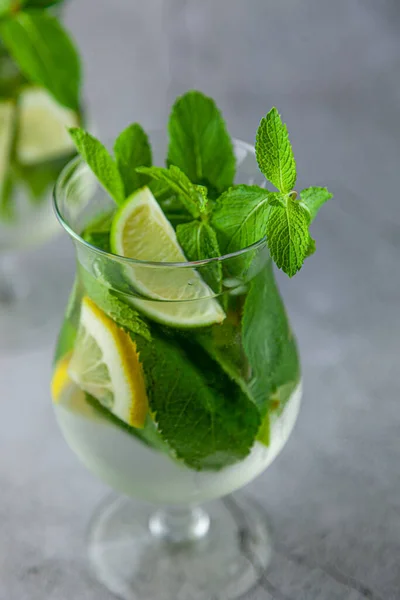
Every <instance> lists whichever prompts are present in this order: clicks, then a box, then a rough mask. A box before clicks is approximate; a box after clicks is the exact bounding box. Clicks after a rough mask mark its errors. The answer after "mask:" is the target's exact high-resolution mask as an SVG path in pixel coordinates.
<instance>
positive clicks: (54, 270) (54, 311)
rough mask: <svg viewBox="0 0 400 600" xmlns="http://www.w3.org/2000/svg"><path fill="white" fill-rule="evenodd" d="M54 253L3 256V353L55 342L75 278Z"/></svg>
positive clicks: (69, 264) (0, 327)
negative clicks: (73, 278)
mask: <svg viewBox="0 0 400 600" xmlns="http://www.w3.org/2000/svg"><path fill="white" fill-rule="evenodd" d="M54 249H55V242H54V243H51V244H49V245H46V246H45V247H43V248H40V249H36V250H34V251H27V252H21V253H18V254H8V255H1V254H0V332H1V335H0V353H3V352H7V353H8V352H9V351H10V350H14V351H17V350H19V349H21V348H23V349H30V348H34V347H35V346H37V345H39V344H43V343H47V342H53V341H54V336H55V332H56V331H57V328H58V327H59V324H60V322H61V319H62V313H63V310H64V308H65V304H66V298H67V297H68V293H69V290H70V288H71V285H72V276H73V275H72V269H73V263H72V261H65V260H59V259H58V257H57V252H56V251H54Z"/></svg>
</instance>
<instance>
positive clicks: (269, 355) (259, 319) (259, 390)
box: [242, 266, 300, 418]
mask: <svg viewBox="0 0 400 600" xmlns="http://www.w3.org/2000/svg"><path fill="white" fill-rule="evenodd" d="M242 339H243V347H244V350H245V353H246V356H247V359H248V361H249V363H250V366H251V372H252V380H251V383H250V389H251V392H252V394H253V397H254V400H255V402H256V404H257V406H258V408H259V411H260V414H261V417H262V418H263V417H264V415H265V414H266V412H267V411H268V409H269V408H270V403H271V399H272V396H273V394H276V393H277V392H279V388H280V387H281V386H283V385H287V384H289V383H290V384H291V389H292V390H293V389H294V387H295V386H296V385H297V383H298V379H299V371H300V369H299V361H298V357H297V350H296V342H295V339H294V337H293V334H292V332H291V330H290V326H289V323H288V319H287V316H286V311H285V307H284V305H283V302H282V299H281V296H280V294H279V290H278V288H277V285H276V283H275V279H274V275H273V271H272V267H271V266H269V267H267V268H264V269H263V270H262V271H261V272H260V273H259V274H258V275H257V276H256V277H255V278H254V279H253V280H252V282H251V283H250V290H249V293H248V295H247V298H246V301H245V305H244V313H243V334H242ZM287 398H288V396H286V397H284V398H282V399H281V400H282V403H284V401H285V400H286V399H287Z"/></svg>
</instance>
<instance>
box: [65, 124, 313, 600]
mask: <svg viewBox="0 0 400 600" xmlns="http://www.w3.org/2000/svg"><path fill="white" fill-rule="evenodd" d="M152 144H153V148H154V149H155V163H156V164H162V163H163V157H164V156H165V141H164V140H163V138H162V136H159V135H156V136H153V137H152ZM235 150H236V156H237V163H238V173H237V181H238V182H242V183H243V182H246V183H259V184H261V183H262V180H261V177H260V176H259V175H257V173H258V171H257V167H256V162H255V157H254V151H253V149H252V148H251V146H249V145H247V144H245V143H244V142H240V141H236V142H235ZM55 207H56V212H57V215H58V218H59V220H60V222H61V224H62V225H63V227H64V228H65V229H66V231H67V232H68V233H69V235H70V236H71V238H72V240H73V242H74V245H75V250H76V255H77V276H76V281H75V285H74V289H73V292H72V294H71V297H70V301H69V303H68V309H67V313H66V316H65V320H64V323H63V326H62V329H61V332H60V336H59V340H58V346H57V351H56V357H55V373H56V374H57V377H56V378H55V380H53V381H56V386H55V387H56V388H57V389H56V393H55V395H56V400H57V401H56V402H55V404H54V408H55V414H56V418H57V421H58V424H59V426H60V428H61V431H62V432H63V435H64V437H65V439H66V441H67V443H68V444H69V446H70V447H71V449H72V450H73V451H74V452H75V453H76V455H77V456H78V457H79V458H80V460H81V461H82V462H83V463H84V465H85V466H86V467H87V468H88V469H89V470H90V471H91V472H92V473H94V474H95V475H96V476H97V477H99V478H100V479H101V480H103V481H104V482H106V483H107V484H108V485H109V486H110V487H111V488H113V490H115V491H116V492H119V493H122V494H124V497H117V498H116V499H112V500H111V501H109V500H108V501H107V502H106V504H105V505H104V506H102V507H101V509H100V510H99V512H98V513H97V514H96V516H95V517H94V519H93V521H92V525H91V528H90V533H89V554H90V558H91V562H92V564H93V566H94V569H95V571H96V573H97V576H98V577H99V579H100V580H101V581H102V582H103V583H104V584H105V585H106V586H107V587H108V588H109V589H110V590H111V591H112V592H114V593H116V594H117V595H119V596H121V597H122V598H126V599H128V598H129V599H132V598H138V599H139V598H140V600H148V599H152V598H163V600H177V599H182V600H183V599H189V598H190V599H191V600H211V599H214V598H218V599H219V600H221V599H228V598H239V597H240V596H241V595H242V594H243V593H245V592H246V591H247V590H248V589H250V587H252V585H254V583H255V581H256V580H257V579H258V577H260V574H261V572H262V571H263V569H264V568H265V566H266V565H267V564H268V561H269V557H270V548H271V546H270V537H269V531H268V526H267V523H266V520H265V515H264V513H263V511H262V509H260V507H258V506H256V505H254V503H253V502H251V501H250V500H247V499H245V498H240V497H238V498H236V497H235V498H230V497H229V498H226V496H227V494H230V493H231V492H234V491H235V490H238V489H240V488H242V487H243V486H244V485H246V484H247V483H248V482H250V481H251V480H253V479H254V478H255V477H256V476H258V475H259V474H260V473H262V472H263V471H264V470H265V469H266V468H267V467H268V466H269V465H270V464H271V462H272V461H273V460H274V459H275V458H276V456H277V455H278V454H279V452H280V451H281V450H282V448H283V446H284V445H285V443H286V441H287V439H288V437H289V435H290V433H291V431H292V429H293V426H294V424H295V421H296V418H297V415H298V411H299V407H300V400H301V378H300V366H299V360H298V355H297V348H296V342H295V339H294V337H293V334H292V331H291V329H290V325H289V323H288V321H287V317H286V313H285V309H284V306H283V303H282V300H281V298H280V295H279V292H278V289H277V286H276V283H275V280H274V275H273V269H272V264H271V260H270V257H269V253H268V250H267V247H266V243H265V240H261V241H260V242H259V243H257V244H254V245H253V246H251V247H249V248H247V249H245V250H243V251H240V252H237V253H235V254H231V255H228V256H224V257H221V258H219V259H213V260H206V261H200V262H197V263H175V264H169V263H149V262H142V261H135V260H131V259H126V258H122V257H118V256H115V255H112V254H109V253H107V252H104V251H101V250H99V249H97V248H95V247H94V246H91V245H90V244H88V243H87V242H85V241H84V240H83V239H82V238H81V235H80V234H81V233H82V232H83V231H84V229H85V228H86V227H87V225H88V224H89V223H91V222H92V221H93V218H94V217H96V216H98V215H99V214H108V213H109V212H112V211H113V210H115V206H114V204H113V202H112V201H111V199H110V198H109V197H108V196H107V195H106V194H105V193H104V192H103V190H102V189H101V187H100V186H99V185H98V183H97V181H96V180H95V178H94V176H93V175H92V174H91V172H90V171H89V169H88V167H87V166H86V165H85V164H84V163H83V162H82V161H81V160H80V159H75V160H74V161H72V162H71V163H70V164H69V165H68V166H67V167H66V168H65V169H64V171H63V173H62V174H61V176H60V178H59V181H58V183H57V185H56V189H55ZM166 208H168V207H166ZM216 265H219V267H220V268H222V273H223V282H222V291H221V292H218V293H217V292H215V291H214V292H213V291H212V290H211V288H209V287H208V288H205V291H204V294H203V295H202V296H200V297H197V298H196V299H193V297H192V295H191V294H192V291H191V289H190V286H192V285H195V282H196V281H197V279H196V278H198V276H200V277H201V278H202V279H203V280H204V281H208V278H209V275H210V270H211V269H214V268H215V267H216ZM219 267H218V268H219ZM132 272H135V274H136V276H137V275H138V273H140V277H141V278H142V279H143V278H144V277H147V276H149V277H150V276H151V278H152V281H153V282H154V281H157V282H158V283H160V282H165V281H167V280H168V279H170V280H173V281H174V283H175V285H174V287H173V290H172V291H171V288H169V289H170V292H168V293H167V292H165V296H164V297H162V298H160V297H158V298H155V297H154V296H153V295H151V294H147V293H145V292H143V290H142V291H138V289H137V288H134V286H133V285H131V284H129V283H127V282H129V281H131V279H130V278H129V273H132ZM165 289H167V287H166V288H165ZM87 297H89V298H90V302H92V303H94V304H95V305H96V306H97V310H98V309H100V311H101V313H100V314H102V315H103V317H102V318H105V319H109V318H111V319H112V320H113V321H114V322H115V323H116V324H117V325H118V326H119V327H123V328H124V329H125V330H126V331H129V311H130V310H132V309H134V310H136V311H138V312H139V313H140V314H141V315H142V317H143V318H144V320H145V321H146V322H147V323H148V324H149V327H150V329H151V332H152V341H146V340H144V339H139V338H140V336H137V335H136V336H135V335H134V336H133V338H134V339H135V341H136V343H137V348H138V350H139V352H140V360H141V361H142V366H143V369H144V373H145V378H146V382H147V392H148V395H149V397H150V398H151V400H150V406H151V408H152V402H157V401H160V402H163V403H164V405H163V406H164V414H166V415H167V420H166V421H161V418H159V416H158V413H157V414H155V412H154V411H150V413H149V414H148V417H147V421H146V426H145V429H144V430H137V429H136V430H135V429H134V428H132V427H129V426H127V425H126V423H123V422H121V421H120V420H119V419H118V418H117V417H116V416H115V415H113V414H111V413H110V411H109V410H108V409H107V406H106V404H107V402H106V401H104V402H103V404H101V402H99V401H98V399H97V400H96V399H93V398H92V397H90V396H89V395H88V394H87V393H86V392H85V390H84V389H82V388H81V387H79V385H77V384H76V383H74V381H72V379H71V378H70V377H69V376H68V375H66V374H67V373H68V364H69V361H70V360H71V355H73V353H74V351H75V352H76V348H77V347H78V346H79V344H81V343H82V336H84V335H86V334H87V332H86V330H85V329H84V325H83V324H82V323H83V321H82V314H83V309H82V306H83V305H82V300H83V298H87ZM83 302H84V303H85V302H87V300H86V299H85V300H84V301H83ZM211 305H212V306H213V307H214V309H215V307H219V308H218V310H219V311H222V313H223V315H224V317H223V318H222V319H219V322H218V323H214V324H211V325H209V326H203V327H193V326H192V327H190V328H185V329H183V328H182V327H179V326H177V325H176V324H175V325H169V326H168V325H166V324H165V322H164V323H162V324H160V323H159V322H157V321H159V317H157V316H155V315H159V314H160V310H161V312H162V313H163V314H164V315H171V314H174V312H175V311H176V310H177V307H178V309H179V310H190V311H191V312H192V314H196V315H197V314H198V315H204V314H205V312H206V311H207V310H209V309H210V306H211ZM127 311H128V312H127ZM127 315H128V316H127ZM85 332H86V333H85ZM106 350H107V349H106ZM154 364H157V365H159V364H162V365H163V371H162V373H163V374H162V376H161V374H160V372H159V371H153V370H152V369H153V366H154ZM132 368H134V367H133V366H132ZM161 379H162V380H161ZM188 382H189V384H188ZM190 382H193V386H192V388H190ZM182 390H186V395H185V393H184V392H183V391H182ZM164 392H166V393H164ZM208 392H210V394H211V396H208ZM256 405H258V406H266V408H265V410H264V412H263V413H262V417H261V418H260V416H259V411H258V409H257V408H256ZM198 407H200V409H199V410H200V412H196V411H197V408H198ZM221 415H222V417H221ZM232 415H234V417H233V418H231V416H232ZM256 415H257V416H256ZM169 417H170V418H169ZM257 419H259V420H257ZM171 421H172V422H173V427H172V429H171V428H170V429H168V427H170V422H171ZM174 428H180V429H179V431H180V432H181V433H182V435H183V441H182V439H179V440H177V438H176V436H175V431H174ZM161 431H162V434H161ZM248 435H249V436H250V438H251V440H252V441H251V447H246V448H244V446H243V444H244V445H245V442H244V440H246V439H247V436H248ZM255 437H256V440H255V441H254V438H255ZM195 445H196V451H195V452H194V453H193V455H192V456H191V458H188V457H187V456H188V455H187V454H186V450H187V448H189V447H190V448H192V447H193V448H194V447H195ZM182 455H184V456H186V458H185V459H184V460H182V458H179V457H180V456H182ZM138 500H139V501H140V502H147V503H151V504H152V505H158V508H152V507H151V506H150V505H149V504H142V503H139V502H138ZM203 502H210V503H209V504H208V505H206V508H202V507H201V506H200V504H201V503H203Z"/></svg>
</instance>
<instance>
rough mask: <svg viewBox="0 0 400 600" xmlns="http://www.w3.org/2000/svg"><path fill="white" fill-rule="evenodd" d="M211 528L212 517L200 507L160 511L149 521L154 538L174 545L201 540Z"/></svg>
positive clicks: (169, 508) (178, 507) (176, 507)
mask: <svg viewBox="0 0 400 600" xmlns="http://www.w3.org/2000/svg"><path fill="white" fill-rule="evenodd" d="M209 528H210V517H209V515H208V514H207V512H206V511H205V510H203V509H202V508H200V507H198V506H196V507H190V506H189V507H186V506H185V507H183V506H170V507H167V508H163V509H160V510H158V511H157V512H155V513H154V514H153V515H152V516H151V517H150V520H149V529H150V532H151V533H152V535H153V536H154V537H157V538H160V539H162V540H164V541H166V542H171V543H174V544H182V543H185V542H190V541H194V540H199V539H201V538H203V537H204V536H206V535H207V533H208V530H209Z"/></svg>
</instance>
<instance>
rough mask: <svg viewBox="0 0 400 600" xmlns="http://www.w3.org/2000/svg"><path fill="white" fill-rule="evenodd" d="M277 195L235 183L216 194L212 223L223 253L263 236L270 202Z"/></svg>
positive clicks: (244, 246)
mask: <svg viewBox="0 0 400 600" xmlns="http://www.w3.org/2000/svg"><path fill="white" fill-rule="evenodd" d="M277 196H278V195H277V194H273V193H272V192H269V191H268V190H264V189H263V188H260V187H257V186H255V185H254V186H250V185H237V186H235V187H233V188H231V189H229V190H228V191H227V192H225V193H224V194H222V196H220V197H219V198H218V200H217V202H216V205H215V207H214V211H213V214H212V217H211V224H212V226H213V228H214V229H215V231H216V232H217V237H218V241H219V245H220V248H221V251H222V252H223V254H226V253H229V252H236V251H237V250H242V249H243V248H247V247H248V246H250V245H251V244H254V243H255V242H258V241H259V240H262V239H263V237H264V236H265V233H266V229H267V219H268V214H269V210H270V204H271V202H272V201H273V200H275V199H276V197H277Z"/></svg>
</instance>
